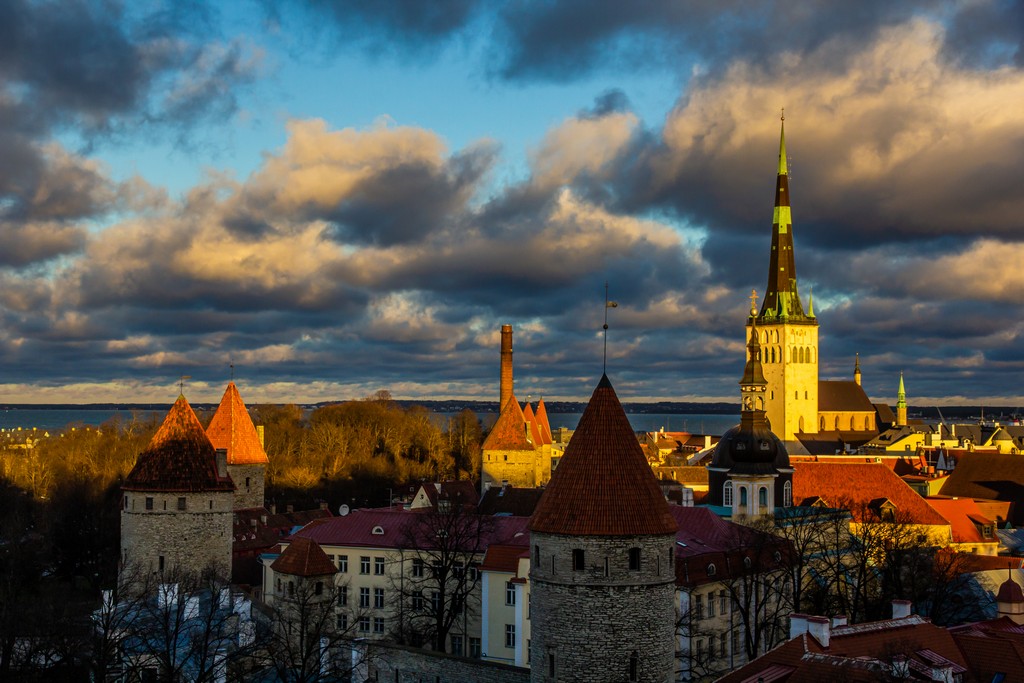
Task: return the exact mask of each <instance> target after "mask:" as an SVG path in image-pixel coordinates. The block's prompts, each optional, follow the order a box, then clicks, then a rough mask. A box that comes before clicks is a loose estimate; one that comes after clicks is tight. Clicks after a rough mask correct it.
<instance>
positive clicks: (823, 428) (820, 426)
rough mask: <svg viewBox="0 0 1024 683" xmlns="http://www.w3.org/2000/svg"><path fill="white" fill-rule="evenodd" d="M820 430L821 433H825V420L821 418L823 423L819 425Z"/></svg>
mask: <svg viewBox="0 0 1024 683" xmlns="http://www.w3.org/2000/svg"><path fill="white" fill-rule="evenodd" d="M818 429H819V430H820V431H822V432H823V431H825V418H824V417H822V418H821V421H820V423H819V425H818Z"/></svg>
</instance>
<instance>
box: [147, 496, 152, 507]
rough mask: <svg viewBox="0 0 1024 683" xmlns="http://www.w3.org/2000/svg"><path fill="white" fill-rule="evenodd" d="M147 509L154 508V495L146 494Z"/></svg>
mask: <svg viewBox="0 0 1024 683" xmlns="http://www.w3.org/2000/svg"><path fill="white" fill-rule="evenodd" d="M146 509H147V510H152V509H153V497H152V496H146Z"/></svg>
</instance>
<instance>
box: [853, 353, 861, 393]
mask: <svg viewBox="0 0 1024 683" xmlns="http://www.w3.org/2000/svg"><path fill="white" fill-rule="evenodd" d="M853 381H854V382H856V383H857V386H860V354H859V353H858V354H857V356H856V360H854V361H853Z"/></svg>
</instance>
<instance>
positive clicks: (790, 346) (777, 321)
mask: <svg viewBox="0 0 1024 683" xmlns="http://www.w3.org/2000/svg"><path fill="white" fill-rule="evenodd" d="M783 121H785V119H783ZM755 328H756V329H757V331H758V333H759V334H760V339H759V342H760V345H761V361H762V365H763V368H764V376H765V379H766V380H767V383H768V386H767V397H766V403H765V408H766V410H765V412H766V413H767V419H768V422H769V424H770V426H771V429H772V431H773V432H775V433H776V434H777V435H778V436H779V438H781V439H782V440H783V441H785V442H787V443H791V444H795V443H796V434H797V433H799V432H804V433H817V431H818V320H817V318H815V317H814V310H813V308H812V304H811V303H810V301H808V307H807V310H806V312H805V311H804V307H803V304H802V303H801V301H800V294H799V292H798V291H797V281H796V259H795V257H794V254H793V221H792V215H791V209H790V199H789V171H788V169H787V166H786V131H785V124H784V123H783V129H782V132H781V135H780V139H779V168H778V176H777V178H776V182H775V214H774V218H773V221H772V251H771V260H770V265H769V268H768V286H767V288H766V289H765V294H764V301H763V302H762V304H761V310H760V312H758V311H757V308H756V303H754V304H752V305H751V309H750V317H749V318H748V320H747V336H748V337H749V336H750V334H751V333H752V332H753V331H754V330H755Z"/></svg>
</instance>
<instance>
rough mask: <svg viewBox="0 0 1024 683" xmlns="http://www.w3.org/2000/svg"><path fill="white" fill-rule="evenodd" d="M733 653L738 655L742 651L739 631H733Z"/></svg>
mask: <svg viewBox="0 0 1024 683" xmlns="http://www.w3.org/2000/svg"><path fill="white" fill-rule="evenodd" d="M732 651H733V654H736V653H738V652H739V651H740V632H739V631H733V632H732Z"/></svg>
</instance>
